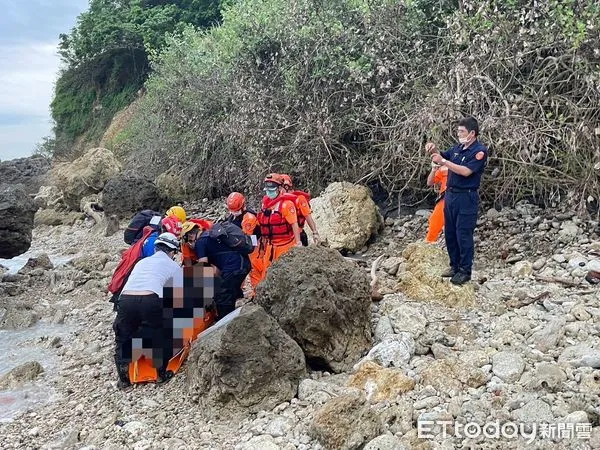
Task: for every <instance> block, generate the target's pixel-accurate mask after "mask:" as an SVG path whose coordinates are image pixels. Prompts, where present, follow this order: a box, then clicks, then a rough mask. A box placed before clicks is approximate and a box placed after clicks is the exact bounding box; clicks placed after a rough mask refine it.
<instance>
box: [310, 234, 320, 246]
mask: <svg viewBox="0 0 600 450" xmlns="http://www.w3.org/2000/svg"><path fill="white" fill-rule="evenodd" d="M312 236H313V241H314V243H315V245H319V244H320V243H321V237H320V236H319V233H318V232H317V231H315V232H314V233H313V235H312Z"/></svg>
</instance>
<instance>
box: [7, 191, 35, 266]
mask: <svg viewBox="0 0 600 450" xmlns="http://www.w3.org/2000/svg"><path fill="white" fill-rule="evenodd" d="M34 214H35V207H34V206H33V200H32V199H31V197H29V195H27V192H26V191H25V188H24V187H23V185H21V184H17V185H11V184H1V185H0V258H12V257H14V256H18V255H20V254H22V253H25V252H26V251H27V250H29V247H30V246H31V230H32V229H33V216H34Z"/></svg>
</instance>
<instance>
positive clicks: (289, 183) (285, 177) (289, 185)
mask: <svg viewBox="0 0 600 450" xmlns="http://www.w3.org/2000/svg"><path fill="white" fill-rule="evenodd" d="M281 179H282V180H283V187H284V188H286V189H290V188H292V186H293V185H292V177H290V176H289V175H288V174H286V173H282V174H281Z"/></svg>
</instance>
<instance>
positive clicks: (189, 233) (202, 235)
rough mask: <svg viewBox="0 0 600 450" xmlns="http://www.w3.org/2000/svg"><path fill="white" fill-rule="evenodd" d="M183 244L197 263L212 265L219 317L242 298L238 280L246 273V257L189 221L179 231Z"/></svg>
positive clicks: (248, 266)
mask: <svg viewBox="0 0 600 450" xmlns="http://www.w3.org/2000/svg"><path fill="white" fill-rule="evenodd" d="M181 239H182V241H183V244H184V245H186V246H188V247H190V248H192V249H193V251H194V253H195V254H196V256H197V258H198V263H201V264H202V263H204V264H206V263H208V264H211V265H213V266H214V267H216V269H217V273H216V274H215V275H217V276H216V277H215V290H216V292H215V304H216V306H217V312H218V318H217V320H219V319H222V318H223V317H225V316H226V315H227V314H229V313H230V312H232V311H233V310H234V309H235V302H236V300H237V299H239V298H242V297H243V296H244V293H243V291H242V283H243V282H244V279H245V278H246V276H247V275H248V273H249V272H250V259H249V258H248V255H247V254H243V253H241V252H239V251H236V250H235V249H233V248H231V247H229V246H228V245H227V244H225V243H223V242H221V241H220V240H219V239H214V238H212V237H210V235H209V232H208V231H207V230H203V229H202V227H201V226H200V225H199V224H197V223H193V222H185V223H184V224H183V227H182V230H181Z"/></svg>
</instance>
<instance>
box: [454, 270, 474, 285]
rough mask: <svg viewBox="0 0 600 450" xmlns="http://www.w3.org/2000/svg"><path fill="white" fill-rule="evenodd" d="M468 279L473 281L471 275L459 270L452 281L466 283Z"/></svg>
mask: <svg viewBox="0 0 600 450" xmlns="http://www.w3.org/2000/svg"><path fill="white" fill-rule="evenodd" d="M467 281H471V275H469V274H468V273H464V272H457V273H456V274H455V275H454V276H453V277H452V278H451V279H450V283H452V284H456V285H461V284H465V283H466V282H467Z"/></svg>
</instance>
